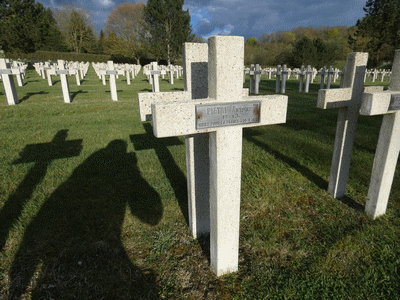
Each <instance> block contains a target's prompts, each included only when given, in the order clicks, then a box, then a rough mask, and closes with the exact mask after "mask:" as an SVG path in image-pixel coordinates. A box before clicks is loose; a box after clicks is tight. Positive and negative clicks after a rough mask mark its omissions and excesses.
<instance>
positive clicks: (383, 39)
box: [349, 0, 400, 66]
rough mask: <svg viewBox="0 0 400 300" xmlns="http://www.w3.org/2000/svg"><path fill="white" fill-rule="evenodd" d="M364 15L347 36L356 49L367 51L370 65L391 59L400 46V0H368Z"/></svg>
mask: <svg viewBox="0 0 400 300" xmlns="http://www.w3.org/2000/svg"><path fill="white" fill-rule="evenodd" d="M364 11H365V12H366V16H365V17H364V18H362V19H360V20H358V21H357V27H358V30H357V31H356V33H355V34H354V35H353V36H350V37H349V42H350V44H351V45H352V46H353V49H354V50H356V51H368V52H369V59H370V62H369V64H370V65H374V66H376V65H377V64H378V63H379V62H381V61H383V60H391V59H392V58H393V54H394V50H395V49H398V48H399V47H400V22H399V18H400V1H399V0H368V1H367V3H366V4H365V7H364Z"/></svg>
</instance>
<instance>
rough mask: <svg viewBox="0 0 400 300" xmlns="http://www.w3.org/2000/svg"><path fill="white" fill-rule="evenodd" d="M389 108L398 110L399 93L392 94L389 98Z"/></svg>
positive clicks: (399, 106) (399, 105)
mask: <svg viewBox="0 0 400 300" xmlns="http://www.w3.org/2000/svg"><path fill="white" fill-rule="evenodd" d="M389 110H400V94H399V95H392V99H391V100H390V105H389Z"/></svg>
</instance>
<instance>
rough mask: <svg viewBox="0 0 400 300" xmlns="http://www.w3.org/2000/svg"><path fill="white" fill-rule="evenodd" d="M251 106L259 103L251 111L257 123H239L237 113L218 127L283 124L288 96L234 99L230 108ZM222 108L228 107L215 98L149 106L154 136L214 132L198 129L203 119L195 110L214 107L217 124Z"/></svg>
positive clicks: (212, 129)
mask: <svg viewBox="0 0 400 300" xmlns="http://www.w3.org/2000/svg"><path fill="white" fill-rule="evenodd" d="M254 103H259V106H258V110H257V111H255V112H254V115H257V117H258V122H253V123H240V122H242V121H243V120H240V113H239V116H238V118H236V119H235V118H233V119H232V118H231V119H230V120H228V122H229V123H226V124H227V125H218V126H241V127H254V126H262V125H272V124H280V123H285V122H286V112H287V105H288V96H285V95H271V96H259V97H243V98H241V101H238V102H236V101H235V100H233V102H232V104H231V105H232V106H233V107H239V110H240V107H241V105H246V104H250V105H253V104H254ZM224 105H228V104H226V103H224V102H217V101H215V100H214V99H201V100H195V101H193V100H191V101H182V102H172V103H155V104H153V105H152V116H153V132H154V135H155V136H156V137H158V138H162V137H171V136H183V135H191V134H196V133H204V132H213V131H216V130H217V129H218V127H205V128H199V127H201V126H199V124H201V122H200V123H199V122H198V120H197V119H199V118H202V115H201V114H199V113H196V109H199V107H200V108H201V106H208V107H211V106H217V107H213V108H210V109H212V110H213V113H215V114H219V116H218V118H217V119H216V120H218V121H220V120H222V119H223V116H222V114H223V113H220V111H221V110H223V109H224V108H223V107H224ZM235 121H238V122H239V123H238V124H239V125H235ZM224 123H225V122H224ZM229 124H231V125H229ZM232 124H233V125H232Z"/></svg>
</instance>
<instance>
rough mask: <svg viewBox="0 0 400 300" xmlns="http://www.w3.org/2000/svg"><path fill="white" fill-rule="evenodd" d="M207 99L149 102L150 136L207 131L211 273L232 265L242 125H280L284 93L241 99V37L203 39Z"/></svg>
mask: <svg viewBox="0 0 400 300" xmlns="http://www.w3.org/2000/svg"><path fill="white" fill-rule="evenodd" d="M208 54H209V55H208V98H205V99H196V100H194V101H193V100H191V101H187V100H186V99H184V100H183V101H176V102H166V103H155V104H153V105H152V117H153V131H154V135H155V136H156V137H159V138H160V137H172V136H180V135H181V136H182V135H185V136H187V135H197V134H201V133H209V151H210V152H209V161H210V196H209V197H210V227H211V228H210V229H211V233H210V244H211V248H210V253H211V267H212V269H213V271H214V272H215V274H216V275H217V276H219V275H223V274H226V273H230V272H235V271H237V269H238V256H239V255H238V252H239V223H240V185H241V159H242V135H243V128H244V127H253V126H262V125H270V124H278V123H284V122H285V121H286V111H287V101H288V97H287V96H283V95H272V96H258V97H243V83H242V80H243V77H242V76H243V74H242V71H243V64H244V38H243V37H234V36H213V37H210V38H209V39H208Z"/></svg>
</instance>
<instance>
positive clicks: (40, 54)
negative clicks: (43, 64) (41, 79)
mask: <svg viewBox="0 0 400 300" xmlns="http://www.w3.org/2000/svg"><path fill="white" fill-rule="evenodd" d="M5 57H6V58H9V59H14V60H16V59H18V58H20V59H21V60H24V59H26V60H28V61H31V60H34V61H48V60H51V61H57V60H58V59H63V60H68V61H83V62H87V61H89V62H107V61H108V60H111V55H101V54H88V53H73V52H54V51H36V52H34V53H6V54H5Z"/></svg>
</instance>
